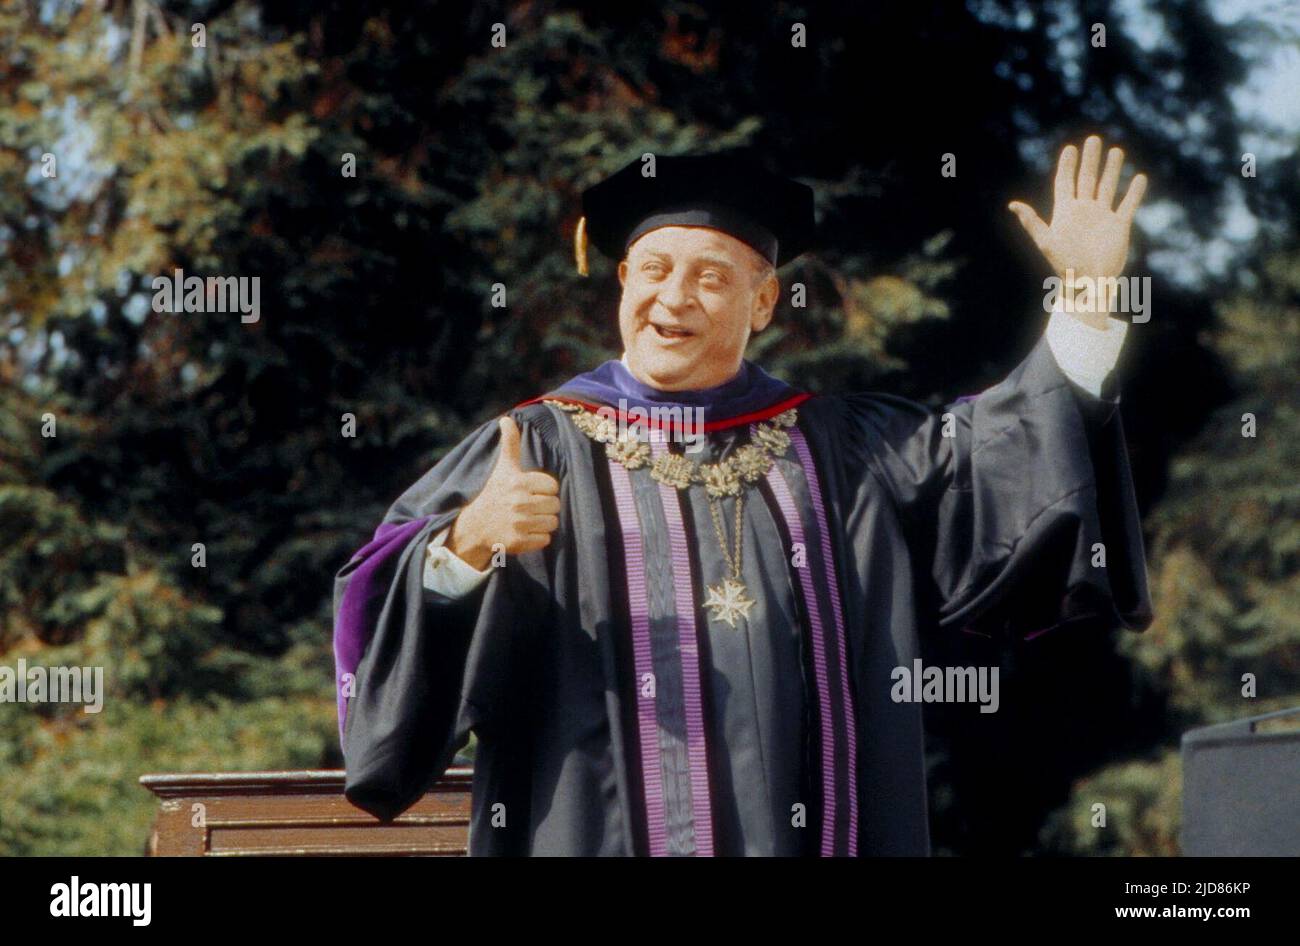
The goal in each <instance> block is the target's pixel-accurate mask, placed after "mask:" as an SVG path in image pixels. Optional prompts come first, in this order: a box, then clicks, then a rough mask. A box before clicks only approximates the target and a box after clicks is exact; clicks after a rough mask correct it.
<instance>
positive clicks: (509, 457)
mask: <svg viewBox="0 0 1300 946" xmlns="http://www.w3.org/2000/svg"><path fill="white" fill-rule="evenodd" d="M497 428H498V429H499V430H500V431H501V454H500V456H499V457H498V458H497V467H501V466H506V467H511V468H513V469H516V470H517V469H519V462H520V461H519V440H520V434H519V425H518V424H516V423H515V421H514V418H513V417H510V416H509V415H506V416H505V417H502V418H501V419H500V420H498V421H497Z"/></svg>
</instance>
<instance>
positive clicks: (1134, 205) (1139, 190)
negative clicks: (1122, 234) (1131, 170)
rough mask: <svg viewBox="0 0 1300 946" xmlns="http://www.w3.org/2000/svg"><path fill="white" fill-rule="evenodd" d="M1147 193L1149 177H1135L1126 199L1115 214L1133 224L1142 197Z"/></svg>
mask: <svg viewBox="0 0 1300 946" xmlns="http://www.w3.org/2000/svg"><path fill="white" fill-rule="evenodd" d="M1146 192H1147V176H1146V175H1145V174H1137V175H1135V176H1134V177H1133V180H1132V181H1130V182H1129V185H1128V193H1127V194H1125V195H1124V199H1123V200H1122V201H1120V204H1119V207H1117V208H1116V209H1115V212H1116V213H1117V214H1119V215H1120V216H1121V217H1123V218H1124V219H1125V220H1127V221H1129V222H1132V220H1133V215H1134V214H1135V213H1137V209H1138V205H1139V204H1141V203H1142V197H1143V195H1144V194H1146Z"/></svg>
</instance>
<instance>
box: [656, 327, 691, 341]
mask: <svg viewBox="0 0 1300 946" xmlns="http://www.w3.org/2000/svg"><path fill="white" fill-rule="evenodd" d="M650 327H651V328H652V329H654V331H655V334H656V335H658V336H659V337H660V338H662V339H664V340H665V341H674V340H677V339H683V338H690V337H692V336H693V335H694V334H695V333H694V332H688V331H687V330H686V329H684V328H670V327H669V326H667V325H654V324H651V326H650Z"/></svg>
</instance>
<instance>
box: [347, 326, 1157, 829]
mask: <svg viewBox="0 0 1300 946" xmlns="http://www.w3.org/2000/svg"><path fill="white" fill-rule="evenodd" d="M563 393H564V392H563V390H562V389H561V391H560V392H558V394H559V395H561V396H562V395H563ZM797 411H798V423H797V430H798V433H799V434H801V435H802V436H801V437H798V438H797V439H798V440H799V441H800V442H801V443H802V445H803V448H804V453H805V457H804V459H805V460H807V461H808V463H801V462H800V457H799V456H798V455H797V451H796V450H795V449H793V448H792V449H791V450H790V451H789V452H788V454H787V456H785V457H783V458H781V459H779V460H778V461H777V463H776V464H775V466H774V473H773V475H772V476H770V477H769V478H768V479H767V480H765V481H764V482H763V483H762V484H760V485H759V486H758V487H756V488H755V490H753V491H752V492H750V493H748V494H747V496H748V497H749V498H747V499H746V505H745V507H744V530H745V535H744V554H743V556H742V561H743V577H744V579H745V583H746V585H747V586H748V589H749V591H750V594H751V596H752V597H753V598H755V599H756V604H755V606H754V607H753V609H752V610H751V611H750V614H749V618H748V620H747V621H745V622H743V624H742V626H741V627H739V628H732V627H729V626H727V625H726V624H725V623H721V622H719V621H716V620H713V619H712V618H711V616H710V613H709V612H707V611H705V610H704V609H703V608H702V607H701V606H700V605H701V603H702V599H703V589H704V588H705V587H707V586H708V585H712V584H714V583H716V582H718V581H720V580H721V578H722V577H724V576H725V572H726V565H725V562H724V560H723V557H722V554H721V551H720V548H719V545H718V541H717V539H716V537H715V533H714V529H713V525H712V523H711V520H710V512H709V508H708V503H707V501H706V497H705V494H704V491H703V487H700V486H693V487H692V488H691V489H690V490H689V492H687V493H674V492H673V491H672V490H667V489H665V490H661V489H660V487H659V484H657V483H655V482H654V481H653V480H651V479H650V477H649V475H648V472H647V470H645V469H640V470H633V471H628V472H627V474H626V480H622V482H621V486H622V493H621V496H620V490H619V486H620V482H619V481H620V480H621V477H622V474H620V473H619V471H617V470H613V469H612V468H611V465H610V463H609V461H608V460H607V458H606V456H605V450H604V448H603V446H601V445H600V444H597V443H594V442H593V441H592V440H591V439H589V438H588V437H587V436H586V435H584V434H583V433H582V432H580V431H579V430H578V429H576V427H575V426H574V424H573V423H572V422H571V420H570V418H569V417H568V416H567V415H566V412H565V411H563V410H560V409H559V408H558V407H557V406H556V405H555V404H553V403H533V404H530V405H528V406H524V407H521V408H517V409H515V410H514V411H513V412H512V416H514V418H515V419H516V421H517V422H518V423H519V425H520V427H521V429H522V433H523V437H522V446H523V459H524V466H525V468H540V469H545V470H547V471H549V472H551V473H552V474H553V475H554V476H556V477H557V478H558V479H559V481H560V484H561V485H560V500H561V503H562V512H561V514H560V526H559V529H558V531H557V532H556V534H555V536H554V537H553V541H552V543H551V545H550V546H549V547H548V548H547V549H545V550H543V551H541V552H537V553H530V554H525V555H521V556H518V557H517V558H512V559H510V560H509V561H508V563H507V565H506V566H505V567H503V568H498V569H494V570H493V572H492V575H491V577H490V578H488V579H487V580H486V582H485V583H484V584H483V585H481V586H480V587H479V588H478V589H477V590H476V591H475V592H474V593H473V594H472V595H470V596H469V597H467V598H464V599H461V600H455V601H449V600H446V599H442V598H440V597H439V596H438V595H436V594H434V593H432V592H430V591H428V590H426V589H425V588H424V587H423V584H422V573H423V567H424V558H425V547H426V545H427V543H428V541H429V540H430V538H431V537H432V536H434V535H435V534H436V533H437V532H438V531H440V530H441V529H443V528H445V527H446V526H447V525H449V524H450V523H451V521H452V519H453V518H454V516H455V515H456V512H457V511H458V510H459V508H460V507H462V506H463V505H464V504H465V503H466V502H467V501H468V500H469V499H471V498H472V497H473V496H475V495H476V494H477V492H478V491H479V490H480V488H481V487H482V485H483V483H484V482H485V481H486V479H487V476H488V474H489V472H490V471H491V469H492V467H493V466H494V464H495V460H496V447H497V440H498V435H497V427H496V424H495V422H490V423H486V424H484V425H483V426H482V427H481V428H479V429H478V430H477V431H476V432H475V433H473V434H472V435H471V436H469V437H468V438H467V439H466V440H465V441H463V442H462V443H461V444H460V445H459V446H457V447H456V448H455V449H454V450H453V451H451V452H450V453H449V454H448V455H447V456H446V457H445V458H444V459H443V460H442V461H441V462H439V463H438V464H437V465H436V466H435V467H434V468H433V469H432V470H430V471H429V472H428V473H427V474H425V476H423V477H422V478H421V479H420V480H419V481H418V482H417V483H415V484H414V485H413V486H412V487H411V488H410V489H409V490H408V491H407V492H406V493H405V494H403V495H402V497H401V498H400V499H398V501H397V502H396V503H395V504H394V505H393V507H392V508H391V509H390V510H389V512H388V514H387V516H386V518H385V527H384V528H387V529H388V530H390V532H389V534H390V538H392V537H393V536H396V538H395V539H393V540H392V542H390V546H389V551H388V553H387V558H386V559H385V560H384V561H382V562H376V563H374V564H373V565H372V567H371V568H372V570H371V573H370V574H369V575H368V577H367V582H368V585H370V586H371V588H369V589H368V590H367V591H366V594H365V602H364V608H365V610H364V623H365V632H366V635H367V636H368V637H369V642H368V644H367V645H366V647H365V650H364V656H363V657H362V658H361V660H360V665H359V666H358V667H357V668H356V672H355V679H354V682H353V683H352V685H351V687H350V690H351V695H350V697H349V698H348V699H347V706H346V728H345V732H344V751H345V757H346V762H347V783H346V793H347V797H348V798H349V799H350V800H351V801H352V802H353V803H355V804H357V805H359V806H360V807H362V808H364V809H366V810H368V811H371V812H373V813H375V814H376V815H378V816H380V817H382V818H391V817H394V816H396V815H398V814H400V813H401V812H402V811H403V810H405V809H406V808H407V807H409V806H410V805H411V804H412V803H413V802H414V801H415V800H416V799H417V798H419V797H420V795H421V794H422V793H423V792H424V791H425V789H426V788H427V787H428V786H429V784H430V783H431V781H433V780H434V779H435V778H436V777H438V776H439V775H440V774H441V773H442V772H443V771H444V770H445V768H446V767H447V766H448V765H449V764H450V762H451V760H452V758H453V756H454V754H455V752H456V751H457V750H458V749H459V748H460V747H462V746H463V745H465V743H466V741H467V737H468V734H469V733H470V732H471V731H472V732H474V733H475V734H476V735H477V739H478V745H477V749H476V755H475V760H474V786H473V793H474V803H473V815H472V822H471V831H470V848H471V853H473V854H564V855H574V854H576V855H606V854H611V855H612V854H646V853H668V854H687V853H716V854H778V855H797V854H818V853H823V854H825V853H831V854H849V853H854V854H862V855H925V854H928V853H929V847H930V844H929V829H928V820H927V802H926V781H925V765H924V740H923V731H922V715H921V706H920V704H918V703H915V702H895V701H894V699H892V698H891V689H892V688H893V687H894V678H893V676H892V672H893V670H894V668H896V667H909V668H910V667H912V665H913V661H914V660H915V659H917V658H919V657H920V656H921V651H920V641H919V635H920V634H922V633H936V632H944V631H945V630H946V632H949V633H957V632H960V631H961V630H963V629H969V630H974V631H978V632H985V633H997V634H1012V635H1019V636H1022V637H1023V636H1027V635H1030V634H1033V633H1035V632H1039V631H1042V630H1044V629H1047V628H1051V627H1055V626H1059V625H1061V624H1063V623H1067V622H1074V621H1082V620H1090V621H1099V622H1101V623H1103V624H1107V625H1111V626H1124V627H1127V628H1130V629H1134V630H1140V629H1142V628H1143V627H1145V626H1146V625H1147V623H1149V620H1150V606H1149V598H1148V593H1147V586H1146V571H1145V563H1144V557H1143V550H1142V540H1141V531H1140V523H1139V519H1138V514H1137V510H1136V506H1135V503H1134V497H1133V486H1132V482H1131V479H1130V474H1129V468H1128V462H1127V457H1126V452H1125V445H1124V436H1123V432H1122V429H1121V424H1120V418H1119V414H1118V411H1117V410H1116V408H1115V404H1114V403H1113V402H1110V401H1107V400H1102V399H1098V398H1093V397H1092V396H1090V395H1089V394H1087V393H1086V392H1083V391H1082V390H1080V389H1078V388H1077V387H1075V386H1074V385H1073V384H1072V383H1071V382H1069V381H1068V380H1067V379H1066V378H1065V377H1064V375H1063V374H1062V373H1061V371H1060V369H1059V368H1058V367H1057V365H1056V363H1055V360H1054V358H1053V357H1052V355H1051V353H1050V350H1049V348H1048V347H1047V345H1046V342H1045V341H1040V342H1039V344H1038V345H1037V346H1036V347H1035V348H1034V350H1033V351H1032V352H1031V353H1030V355H1029V356H1028V357H1027V358H1026V360H1025V361H1024V362H1023V363H1021V365H1020V366H1019V367H1017V368H1016V369H1015V370H1014V371H1013V372H1012V373H1011V375H1010V376H1009V377H1008V378H1007V379H1006V380H1005V381H1004V382H1002V383H1001V384H999V385H997V386H996V387H994V388H991V389H989V390H988V391H985V392H984V393H983V394H981V395H980V396H978V397H977V398H973V399H963V400H962V401H960V402H958V403H955V404H953V405H950V406H949V407H947V408H945V409H944V411H941V412H932V411H928V410H926V409H924V408H922V407H920V406H918V405H916V404H914V403H912V402H909V401H906V400H904V399H901V398H897V397H891V396H882V395H875V394H863V395H852V396H848V397H828V396H818V397H813V398H811V399H809V400H806V401H804V402H803V403H801V404H799V406H798V407H797ZM750 435H751V428H750V426H749V425H748V424H742V425H739V426H736V427H732V428H729V429H726V430H722V431H719V432H717V433H713V434H710V435H709V438H708V446H707V449H706V451H705V452H704V453H703V454H702V455H700V456H697V457H695V459H702V460H705V461H711V460H715V459H717V458H718V457H721V456H725V455H726V454H727V453H728V451H730V450H732V449H734V448H735V446H737V445H738V444H741V443H745V442H747V441H748V440H749V439H750ZM809 464H810V466H809ZM665 493H668V494H671V495H672V497H673V498H671V499H670V498H669V497H668V496H666V495H665ZM620 498H621V499H622V500H623V504H622V505H621V506H620ZM819 499H820V502H819V501H818V500H819ZM734 502H735V500H734V499H730V498H727V499H724V500H723V503H722V507H721V509H722V512H723V519H724V521H725V522H726V523H727V524H728V527H730V523H731V522H732V515H733V513H734V505H733V504H734ZM674 510H676V512H674ZM394 527H400V529H401V531H393V529H394ZM675 536H676V537H679V540H678V541H677V543H676V549H675V557H674V537H675ZM682 539H684V541H682ZM1097 543H1101V544H1102V545H1103V546H1104V549H1105V564H1104V566H1097V565H1094V564H1093V562H1094V561H1096V560H1097V556H1096V554H1095V549H1096V545H1097ZM792 550H795V551H796V552H802V558H803V561H797V560H798V559H799V557H800V556H798V555H792V554H791V552H792ZM629 563H631V564H629ZM361 564H363V562H362V560H361V559H360V558H358V559H355V560H354V561H353V562H351V563H349V565H348V566H346V567H345V568H344V569H343V570H342V571H341V572H340V573H339V575H338V578H337V582H336V597H335V600H336V608H337V607H338V606H339V604H340V602H341V601H342V599H343V597H344V596H345V595H346V593H347V589H348V587H349V584H350V582H352V581H353V579H354V578H355V576H356V574H357V571H358V568H359V566H360V565H361ZM630 568H634V569H635V570H636V572H637V574H636V575H632V576H630V575H629V569H630ZM828 576H829V577H828ZM684 596H687V597H684ZM355 597H357V596H355V595H354V598H355ZM688 598H693V599H694V607H690V606H688V604H687V600H688ZM355 605H356V601H355V600H354V602H353V607H354V611H355ZM358 613H360V612H358ZM633 613H639V614H641V615H642V616H643V619H644V620H643V621H642V624H641V626H640V630H639V631H638V630H637V628H636V627H634V626H633V625H634V623H635V622H634V621H633V619H632V617H631V615H632V614H633ZM814 616H817V617H819V621H818V622H817V623H818V624H819V625H820V635H821V636H818V634H817V633H814V631H813V628H812V626H811V622H812V618H813V617H814ZM683 629H685V630H683ZM636 633H640V634H641V635H642V636H641V637H640V638H635V639H639V640H642V641H643V642H644V641H648V642H649V646H650V651H651V653H650V658H649V659H650V662H651V664H652V665H653V674H654V677H655V681H656V683H657V692H655V693H654V694H653V698H652V700H651V701H650V702H647V701H646V699H647V698H646V690H645V688H644V687H643V686H641V685H640V684H641V683H643V682H644V681H643V679H642V678H643V676H644V674H640V675H639V673H638V668H639V666H640V665H639V664H638V659H640V660H641V661H642V663H644V661H645V659H646V653H645V651H644V650H643V651H641V652H639V653H638V651H637V649H636V644H635V639H634V635H635V634H636ZM692 641H693V642H694V643H695V644H696V645H698V654H691V653H686V654H685V656H684V649H685V650H686V651H689V650H690V649H691V647H692V644H691V642H692ZM692 676H694V678H695V683H696V692H698V694H699V702H700V703H701V705H700V706H699V707H698V709H697V710H695V711H693V712H694V716H692V715H691V714H692V711H691V710H690V709H689V707H688V706H687V705H686V704H688V703H689V702H690V701H689V699H685V697H686V696H687V695H688V693H689V688H688V687H687V685H686V681H687V680H688V679H689V678H691V677H692ZM647 707H649V708H650V716H649V722H647V716H646V714H645V710H646V709H647ZM690 719H696V720H697V722H698V720H700V719H702V725H703V727H704V728H703V739H702V742H701V739H700V738H699V735H700V734H699V733H696V734H695V735H694V736H692V733H691V732H690V731H688V730H689V728H690V727H689V724H690ZM656 742H657V745H656V744H655V743H656ZM701 746H702V747H703V748H702V749H701ZM701 760H703V761H702V764H701ZM647 771H649V772H650V773H651V776H650V777H649V778H647ZM648 785H652V786H653V791H650V790H648V789H647V786H648Z"/></svg>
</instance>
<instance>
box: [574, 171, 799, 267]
mask: <svg viewBox="0 0 1300 946" xmlns="http://www.w3.org/2000/svg"><path fill="white" fill-rule="evenodd" d="M645 167H646V162H645V161H644V160H643V159H641V158H638V159H637V160H635V161H633V162H632V163H630V164H629V165H627V166H626V167H625V168H623V169H622V170H621V171H618V172H617V173H615V174H614V175H612V176H610V177H608V178H606V179H605V180H603V181H601V182H600V183H599V184H595V185H593V186H591V187H589V188H587V190H586V191H584V192H583V194H582V212H583V214H584V220H583V221H580V222H579V225H578V226H579V229H578V233H577V234H575V244H576V246H575V249H576V250H577V253H578V258H579V263H578V266H579V270H580V271H585V269H586V267H585V246H584V245H585V242H586V240H587V239H590V240H591V242H592V243H594V244H595V245H596V249H598V250H600V251H601V252H602V253H604V254H605V255H606V256H608V257H610V258H611V259H622V258H623V255H624V253H625V252H626V251H627V248H628V246H630V245H631V244H632V242H633V241H635V240H636V239H637V238H639V237H641V236H643V235H644V234H646V233H648V232H650V231H651V230H654V229H657V228H659V227H669V226H686V227H711V228H713V229H715V230H721V231H722V232H723V233H726V234H728V235H729V236H733V237H735V238H736V239H738V240H741V241H742V242H744V243H747V244H749V245H750V246H752V247H753V248H754V249H755V250H757V251H758V253H759V254H760V255H761V256H763V257H764V258H766V259H767V260H768V262H770V263H772V264H773V265H774V266H784V265H785V264H786V263H788V262H789V261H790V260H792V259H794V258H795V257H796V256H798V255H799V254H800V253H802V252H803V251H804V250H806V249H807V248H808V246H809V245H810V244H811V243H812V239H813V192H812V188H810V187H808V186H807V185H806V184H800V183H799V182H797V181H792V180H790V179H788V178H784V177H781V176H780V175H778V174H773V173H771V172H770V171H767V170H766V169H764V168H763V166H762V165H761V164H760V163H759V162H758V160H757V159H756V158H755V157H754V156H753V155H752V154H751V153H750V152H745V151H729V152H719V153H716V154H704V155H682V156H679V157H669V156H663V157H660V156H656V157H655V168H654V176H653V177H647V176H646V175H645V173H644V171H643V169H644V168H645Z"/></svg>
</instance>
